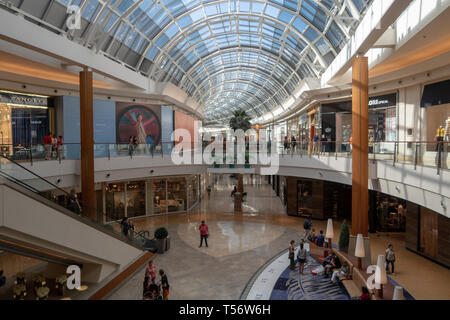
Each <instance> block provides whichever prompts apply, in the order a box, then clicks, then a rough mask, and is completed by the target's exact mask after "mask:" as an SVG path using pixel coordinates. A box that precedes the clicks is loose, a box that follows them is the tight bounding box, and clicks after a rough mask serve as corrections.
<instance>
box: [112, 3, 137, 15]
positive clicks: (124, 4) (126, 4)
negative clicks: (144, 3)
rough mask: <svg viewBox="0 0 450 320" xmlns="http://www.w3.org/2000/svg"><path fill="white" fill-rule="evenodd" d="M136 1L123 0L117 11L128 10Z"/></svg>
mask: <svg viewBox="0 0 450 320" xmlns="http://www.w3.org/2000/svg"><path fill="white" fill-rule="evenodd" d="M133 3H134V1H133V0H122V2H121V3H120V4H119V6H118V7H117V9H116V10H117V11H118V12H119V13H120V14H122V13H124V12H125V11H127V10H128V9H129V8H130V7H131V6H132V5H133Z"/></svg>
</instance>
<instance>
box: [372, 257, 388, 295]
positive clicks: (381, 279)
mask: <svg viewBox="0 0 450 320" xmlns="http://www.w3.org/2000/svg"><path fill="white" fill-rule="evenodd" d="M385 263H386V260H385V257H384V254H380V255H378V260H377V269H376V271H375V283H376V284H379V285H380V289H378V296H379V297H380V298H383V284H386V283H387V275H386V269H385Z"/></svg>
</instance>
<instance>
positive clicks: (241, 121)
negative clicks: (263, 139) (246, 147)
mask: <svg viewBox="0 0 450 320" xmlns="http://www.w3.org/2000/svg"><path fill="white" fill-rule="evenodd" d="M250 119H251V118H250V116H249V115H248V114H247V112H245V111H244V110H242V109H239V110H236V111H235V112H233V117H232V118H231V119H230V123H229V124H230V128H231V129H233V130H238V129H242V130H244V132H245V131H247V130H248V129H250V128H251V127H252V124H251V123H250Z"/></svg>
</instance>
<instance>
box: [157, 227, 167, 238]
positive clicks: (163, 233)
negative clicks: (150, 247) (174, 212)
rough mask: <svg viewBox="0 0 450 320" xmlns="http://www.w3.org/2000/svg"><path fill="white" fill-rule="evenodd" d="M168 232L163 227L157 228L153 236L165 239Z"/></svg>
mask: <svg viewBox="0 0 450 320" xmlns="http://www.w3.org/2000/svg"><path fill="white" fill-rule="evenodd" d="M168 235H169V233H168V232H167V229H166V228H164V227H161V228H158V229H156V230H155V238H156V239H165V238H167V236H168Z"/></svg>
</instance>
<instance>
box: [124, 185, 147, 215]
mask: <svg viewBox="0 0 450 320" xmlns="http://www.w3.org/2000/svg"><path fill="white" fill-rule="evenodd" d="M143 215H145V181H136V182H130V183H128V184H127V217H137V216H143Z"/></svg>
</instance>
